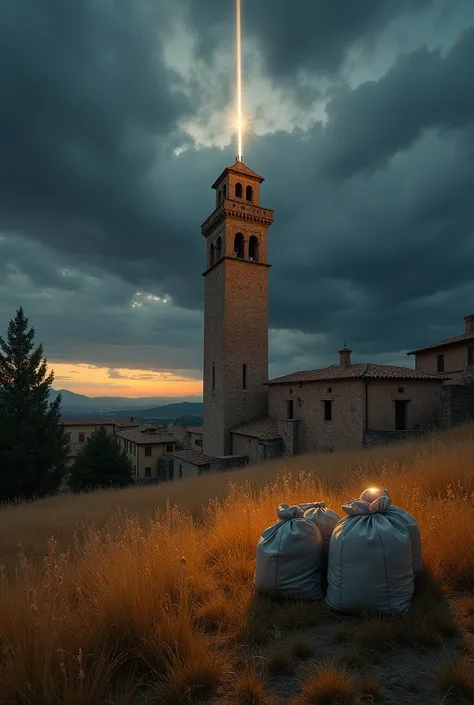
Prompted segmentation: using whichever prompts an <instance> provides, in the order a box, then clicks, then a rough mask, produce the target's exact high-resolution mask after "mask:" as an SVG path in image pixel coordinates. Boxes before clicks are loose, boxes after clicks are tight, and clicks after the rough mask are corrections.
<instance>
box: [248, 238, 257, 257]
mask: <svg viewBox="0 0 474 705" xmlns="http://www.w3.org/2000/svg"><path fill="white" fill-rule="evenodd" d="M249 260H251V261H252V262H258V237H256V236H255V235H252V236H251V238H250V240H249Z"/></svg>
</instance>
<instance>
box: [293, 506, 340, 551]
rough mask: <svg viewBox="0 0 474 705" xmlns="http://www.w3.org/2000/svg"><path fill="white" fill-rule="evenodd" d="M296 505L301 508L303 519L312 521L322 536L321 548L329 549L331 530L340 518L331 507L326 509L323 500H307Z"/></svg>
mask: <svg viewBox="0 0 474 705" xmlns="http://www.w3.org/2000/svg"><path fill="white" fill-rule="evenodd" d="M298 506H300V507H301V509H302V510H303V512H304V518H305V519H310V520H311V521H314V523H315V524H316V526H317V527H318V529H319V530H320V532H321V536H322V538H323V549H324V550H325V551H329V542H330V541H331V536H332V532H333V531H334V528H335V526H336V524H337V522H338V521H339V519H340V516H339V514H337V512H333V510H332V509H328V508H327V507H326V503H325V502H307V503H306V504H300V505H298Z"/></svg>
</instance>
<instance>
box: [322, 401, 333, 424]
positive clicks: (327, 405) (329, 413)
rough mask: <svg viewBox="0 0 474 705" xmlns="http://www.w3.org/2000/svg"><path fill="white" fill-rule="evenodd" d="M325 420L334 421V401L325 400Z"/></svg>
mask: <svg viewBox="0 0 474 705" xmlns="http://www.w3.org/2000/svg"><path fill="white" fill-rule="evenodd" d="M324 420H325V421H332V401H329V400H328V399H325V400H324Z"/></svg>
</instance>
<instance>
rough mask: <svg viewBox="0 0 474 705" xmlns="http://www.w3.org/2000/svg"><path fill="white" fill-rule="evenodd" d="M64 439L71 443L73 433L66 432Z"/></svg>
mask: <svg viewBox="0 0 474 705" xmlns="http://www.w3.org/2000/svg"><path fill="white" fill-rule="evenodd" d="M64 440H65V441H66V443H70V442H71V434H70V433H65V434H64Z"/></svg>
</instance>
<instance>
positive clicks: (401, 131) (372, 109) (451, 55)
mask: <svg viewBox="0 0 474 705" xmlns="http://www.w3.org/2000/svg"><path fill="white" fill-rule="evenodd" d="M473 57H474V27H471V28H469V29H468V30H466V31H465V32H463V33H462V35H461V36H460V38H459V41H458V42H457V43H456V44H455V46H454V47H453V48H452V49H451V50H450V51H449V52H448V54H447V56H446V57H443V56H442V52H441V49H436V50H434V51H429V50H428V49H427V48H426V47H420V48H419V49H417V50H416V51H414V52H412V53H411V54H407V55H404V56H401V57H399V59H398V60H397V61H396V63H395V64H394V65H393V66H392V68H391V69H390V70H389V71H388V72H387V73H386V74H385V75H384V76H382V77H381V78H380V79H379V80H378V81H374V82H367V83H364V84H362V85H361V86H359V87H358V88H356V89H355V90H352V91H351V90H349V89H348V88H345V89H344V90H342V91H341V92H340V93H338V94H337V95H336V96H335V97H333V98H332V99H331V101H330V102H329V104H328V106H327V113H328V117H329V120H330V123H329V128H328V130H327V135H326V136H327V139H326V141H325V153H326V154H325V159H324V162H323V166H326V167H327V171H328V172H329V173H330V174H331V175H333V176H335V177H338V178H340V177H347V176H351V175H352V174H353V173H355V172H357V171H358V170H360V169H365V170H374V169H378V168H380V167H383V166H384V165H385V164H386V162H387V160H389V159H390V158H391V157H392V155H394V154H396V153H397V152H398V151H400V150H402V149H407V148H408V147H410V146H411V145H412V144H413V143H414V142H415V141H416V140H417V139H418V138H419V137H420V136H421V135H422V134H423V132H424V131H426V130H428V129H430V128H434V129H441V130H450V129H456V128H458V127H463V126H464V125H466V124H469V123H472V121H473V120H474V66H473Z"/></svg>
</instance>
